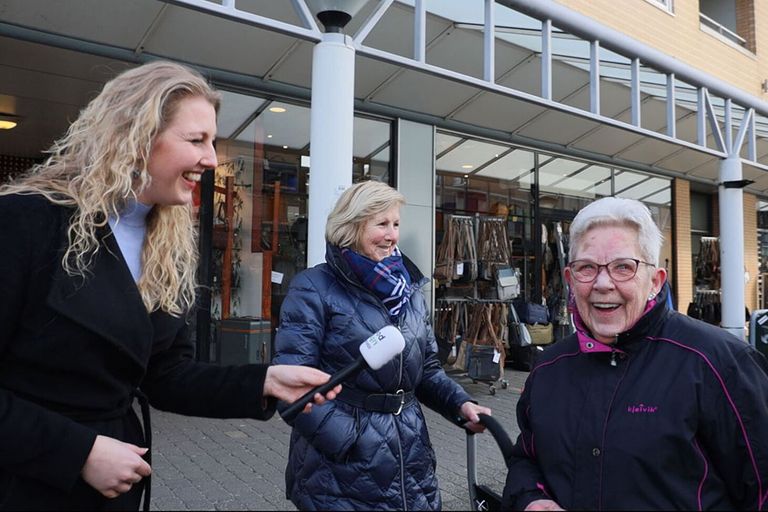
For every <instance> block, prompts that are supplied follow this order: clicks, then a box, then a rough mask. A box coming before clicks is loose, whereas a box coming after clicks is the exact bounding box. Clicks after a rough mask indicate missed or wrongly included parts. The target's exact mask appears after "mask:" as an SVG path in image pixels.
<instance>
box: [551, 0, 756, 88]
mask: <svg viewBox="0 0 768 512" xmlns="http://www.w3.org/2000/svg"><path fill="white" fill-rule="evenodd" d="M738 1H739V8H738V9H737V11H744V13H742V15H741V17H740V19H741V23H745V24H748V23H750V22H749V19H748V17H749V16H750V15H751V17H752V23H751V25H752V26H753V27H754V34H747V35H751V38H750V37H746V39H747V40H748V41H751V43H750V44H751V45H752V46H753V49H754V51H755V53H749V51H747V50H744V49H740V48H736V47H734V44H729V43H727V42H724V41H723V40H722V39H721V38H719V37H716V36H713V35H711V34H710V33H708V32H705V31H703V30H702V29H701V28H700V22H699V1H698V0H675V2H674V13H669V12H667V11H666V10H664V9H663V8H660V7H657V5H658V4H655V3H654V2H653V1H651V0H647V1H643V0H589V1H587V0H557V2H558V3H560V4H562V5H565V6H566V7H568V8H571V9H573V10H575V11H578V12H580V13H582V14H584V15H586V16H589V17H590V18H593V19H595V20H596V21H598V22H600V23H602V24H604V25H607V26H609V27H611V28H613V29H615V30H617V31H619V32H621V33H623V34H626V35H628V36H629V37H631V38H633V39H636V40H638V41H641V42H643V43H645V44H647V45H649V46H652V47H654V48H656V49H658V50H660V51H662V52H664V53H666V54H668V55H670V56H672V57H675V58H676V59H678V60H680V61H682V62H685V63H686V64H688V65H690V66H693V67H695V68H698V69H700V70H701V71H704V72H705V73H709V74H711V75H713V76H715V77H717V78H719V79H721V80H724V81H726V82H730V83H731V84H733V85H734V86H736V87H739V88H740V89H743V90H744V91H746V92H749V93H750V94H753V95H755V96H757V97H759V98H761V99H763V100H768V94H766V93H763V92H762V91H761V90H760V84H761V83H762V81H763V80H765V79H766V78H768V1H765V0H761V1H758V2H755V1H754V0H738ZM750 4H751V5H750Z"/></svg>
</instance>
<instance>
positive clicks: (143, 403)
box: [133, 388, 152, 512]
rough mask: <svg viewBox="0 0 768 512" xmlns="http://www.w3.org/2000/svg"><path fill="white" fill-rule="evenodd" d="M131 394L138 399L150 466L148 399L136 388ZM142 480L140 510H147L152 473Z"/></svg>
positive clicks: (150, 426) (150, 441) (150, 439)
mask: <svg viewBox="0 0 768 512" xmlns="http://www.w3.org/2000/svg"><path fill="white" fill-rule="evenodd" d="M133 396H135V397H136V399H137V400H138V401H139V408H140V409H141V423H142V425H141V426H142V428H143V430H144V444H145V445H146V447H147V453H145V454H144V460H146V461H147V464H149V465H150V466H152V425H151V423H150V418H149V399H148V398H147V395H145V394H144V392H143V391H141V390H140V389H138V388H136V389H134V390H133ZM142 481H143V482H144V506H143V507H142V510H144V512H149V499H150V495H151V494H152V475H149V476H145V477H144V478H143V479H142Z"/></svg>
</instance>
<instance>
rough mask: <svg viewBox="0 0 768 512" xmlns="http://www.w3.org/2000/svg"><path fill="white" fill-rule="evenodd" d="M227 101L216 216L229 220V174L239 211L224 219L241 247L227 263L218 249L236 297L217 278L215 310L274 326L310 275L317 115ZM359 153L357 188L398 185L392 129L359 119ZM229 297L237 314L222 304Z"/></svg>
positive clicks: (221, 120) (258, 101) (221, 123)
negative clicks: (303, 275) (295, 283)
mask: <svg viewBox="0 0 768 512" xmlns="http://www.w3.org/2000/svg"><path fill="white" fill-rule="evenodd" d="M222 96H223V97H222V105H221V109H220V112H219V116H218V135H219V137H218V140H217V156H218V159H219V162H221V165H220V167H221V169H218V170H217V177H218V178H219V183H217V187H216V188H215V189H214V192H213V195H214V198H213V201H214V203H215V204H216V203H221V204H222V205H223V206H222V207H220V208H216V209H215V211H214V215H217V214H218V213H219V210H220V211H221V212H222V215H225V213H224V212H225V211H226V207H225V206H226V203H225V199H224V196H223V195H222V193H221V192H223V191H224V188H223V184H224V182H223V181H222V179H221V178H222V177H223V176H224V175H229V176H232V177H233V178H234V179H233V182H232V185H233V188H234V191H233V192H232V193H231V194H230V197H231V199H232V200H233V201H234V202H233V204H235V205H236V206H237V207H236V212H235V213H236V214H235V215H233V216H232V218H231V219H223V220H222V219H219V220H218V223H219V224H224V223H225V222H226V223H228V224H229V225H231V226H232V230H233V233H234V238H235V240H234V243H233V244H231V250H230V254H228V255H227V257H226V258H225V257H224V256H223V253H222V252H221V250H220V249H217V250H215V251H214V260H215V261H213V262H212V263H213V267H214V269H215V272H216V275H221V272H222V265H224V264H225V261H226V262H227V263H226V264H228V265H231V266H232V272H231V275H232V279H231V280H230V281H229V286H230V290H229V293H228V294H227V293H224V290H222V283H220V282H219V279H217V283H216V285H215V286H214V288H215V290H216V292H217V293H216V294H215V295H214V297H213V300H212V304H213V307H212V308H211V311H212V312H213V316H214V319H215V320H216V319H219V318H220V317H223V316H224V315H222V313H224V312H225V311H227V312H228V314H229V316H239V317H257V318H261V319H265V320H270V321H271V322H272V326H273V327H274V326H275V325H276V321H277V318H278V316H279V311H280V306H281V304H282V300H283V298H284V297H285V295H286V294H287V291H288V286H289V284H290V282H291V280H292V279H293V277H294V276H295V275H296V274H297V273H298V272H300V271H301V270H303V269H304V268H306V258H307V211H308V208H307V206H308V183H309V177H310V163H311V162H310V147H309V142H310V141H309V138H310V110H309V106H307V105H300V104H295V103H288V102H283V101H277V100H272V99H265V98H259V97H255V96H248V95H245V94H241V93H235V92H231V91H223V93H222ZM352 153H353V161H352V181H353V182H357V181H362V180H369V179H373V180H379V181H384V182H387V183H391V176H392V172H391V169H390V161H391V156H390V153H391V122H390V121H388V120H382V119H372V118H369V117H363V116H355V119H354V124H353V148H352ZM233 169H234V170H235V171H236V172H235V171H233ZM201 200H204V199H201ZM214 222H217V221H216V220H214ZM219 231H221V230H219ZM214 234H216V233H214ZM226 296H229V300H228V303H229V305H230V307H229V308H224V307H223V305H222V302H221V301H222V297H226ZM225 300H226V299H225Z"/></svg>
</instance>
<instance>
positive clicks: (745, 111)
mask: <svg viewBox="0 0 768 512" xmlns="http://www.w3.org/2000/svg"><path fill="white" fill-rule="evenodd" d="M521 3H524V2H513V1H510V0H503V1H502V0H499V1H496V2H494V1H491V0H456V1H450V2H449V1H444V0H443V1H440V2H429V1H426V0H415V1H410V2H409V1H393V0H370V1H368V2H366V4H365V6H364V7H363V9H362V11H361V12H360V13H359V14H358V15H357V16H356V17H355V18H353V20H352V21H351V22H350V24H349V25H348V26H347V28H346V31H347V33H348V34H349V35H351V36H353V37H354V38H355V44H356V48H357V57H356V76H355V97H356V107H357V108H358V109H359V110H361V111H367V112H369V113H374V114H375V113H379V114H386V115H399V116H401V117H404V118H407V119H413V120H416V121H425V122H432V123H434V124H436V125H438V126H439V127H443V128H447V129H452V130H459V129H460V130H462V131H465V132H467V133H469V134H472V135H477V136H481V137H484V138H495V139H498V140H501V141H505V142H509V143H514V144H520V145H525V146H530V147H537V148H540V149H545V150H548V151H560V152H563V153H565V154H569V155H573V156H577V157H580V158H587V159H592V160H595V161H597V162H599V163H600V164H603V165H616V166H629V167H633V168H636V169H640V170H645V171H654V172H658V173H661V174H664V175H667V176H680V177H684V178H687V179H690V180H693V181H700V182H704V183H709V184H712V185H716V184H717V182H718V166H719V162H720V161H721V160H722V159H723V158H725V157H726V156H727V154H728V146H727V145H726V143H727V142H729V141H730V142H731V146H733V147H735V148H736V149H738V150H739V151H740V153H739V154H740V155H741V157H742V164H743V174H744V178H745V179H749V180H753V181H754V183H753V184H752V185H750V186H749V187H748V188H747V189H746V190H747V191H750V192H753V193H755V194H758V195H768V172H766V171H768V105H767V104H765V103H762V102H760V101H759V100H757V99H753V100H752V101H750V102H748V103H747V102H745V101H742V100H744V99H745V96H746V95H745V94H744V93H743V92H741V91H738V92H737V93H735V94H734V95H733V96H734V97H733V98H730V97H727V96H726V95H724V94H722V93H723V92H726V93H727V92H729V90H728V89H727V87H726V88H725V90H724V89H723V88H722V87H714V88H712V87H710V88H709V89H713V90H717V91H718V93H720V95H719V96H718V95H715V94H712V93H710V92H709V90H708V88H707V84H705V83H696V82H694V81H693V80H689V82H684V81H682V80H680V79H679V77H676V76H675V75H674V74H672V73H670V70H669V69H653V68H651V67H649V66H647V65H646V64H645V63H643V62H640V61H639V59H637V58H635V57H636V56H635V55H622V54H620V53H618V52H616V48H610V49H608V48H603V47H601V46H600V45H599V44H597V43H595V42H593V41H589V40H588V39H585V34H574V33H569V32H566V31H563V30H560V29H558V28H557V27H553V26H552V24H551V22H548V21H547V20H543V22H542V20H540V19H537V18H534V17H531V16H528V15H526V14H522V13H520V12H518V11H516V10H515V9H513V8H512V7H514V5H515V4H521ZM529 3H530V2H529ZM488 6H490V7H491V10H490V11H489V12H490V13H491V14H492V15H491V16H486V8H487V7H488ZM532 14H536V13H532ZM486 27H493V30H489V29H488V28H486ZM321 36H322V34H321V32H320V29H319V28H318V23H317V21H316V20H315V19H314V18H313V17H312V16H311V14H309V11H308V10H307V8H306V5H305V4H304V2H303V1H302V0H294V1H292V2H288V1H282V2H275V1H273V0H237V1H236V2H235V1H233V0H218V1H209V0H172V1H169V2H163V1H158V0H133V1H132V2H124V1H122V0H68V1H67V2H59V1H55V0H5V1H4V2H3V3H2V4H0V76H3V77H4V80H2V81H0V112H2V113H11V114H16V115H18V116H21V117H22V120H23V122H22V124H20V125H19V127H18V128H16V129H14V130H11V131H7V132H5V133H0V154H8V155H17V156H38V155H39V153H40V152H41V151H42V150H44V149H46V148H47V147H48V146H49V145H50V143H51V142H52V141H53V140H54V139H55V138H57V137H59V136H60V135H62V134H63V132H64V130H65V129H66V127H67V125H68V123H69V122H70V121H72V120H73V119H74V117H76V115H77V112H78V111H79V109H80V108H82V107H83V106H84V105H85V104H86V103H87V101H88V100H89V99H90V98H91V97H93V95H95V94H96V93H97V92H98V90H99V89H100V88H101V86H102V85H103V83H104V82H105V81H106V80H108V79H109V78H111V76H113V75H114V74H115V73H117V72H119V71H121V70H122V69H125V68H126V67H127V66H130V65H134V64H135V63H139V62H143V61H146V60H151V59H154V58H158V57H161V58H170V59H174V60H179V61H182V62H186V63H188V64H191V65H194V66H197V67H198V68H199V69H201V70H202V71H203V72H204V73H206V74H208V75H209V76H210V77H211V78H213V79H214V80H215V81H216V83H217V84H218V85H219V86H220V87H223V88H226V87H236V88H237V89H239V90H240V92H245V90H247V89H259V90H261V91H266V92H267V96H269V97H270V99H280V96H298V97H299V98H302V99H309V95H310V85H311V84H310V78H311V63H312V48H313V46H314V44H315V43H316V42H317V41H319V40H320V38H321ZM662 64H668V63H667V62H666V61H665V62H662ZM678 75H679V74H678ZM683 75H684V73H683ZM680 76H682V75H680ZM686 76H687V75H686ZM687 78H698V75H695V74H693V75H691V76H690V77H688V76H687ZM716 85H718V86H719V85H720V84H719V83H718V84H716ZM668 98H674V101H673V102H668V101H667V99H668ZM736 98H738V101H737V100H736ZM749 98H751V97H749ZM749 98H746V99H749ZM233 101H240V102H242V107H238V109H235V110H233V111H231V112H228V115H229V116H232V115H234V116H235V117H234V118H227V119H221V120H220V124H221V125H222V126H220V130H221V131H222V133H221V134H220V135H221V136H222V137H226V136H228V135H229V134H228V133H226V132H227V131H228V130H230V129H231V130H234V129H235V128H237V126H238V123H237V121H238V118H237V114H239V115H240V116H241V118H242V119H241V120H245V119H247V118H248V117H249V116H253V115H254V114H257V113H258V112H259V109H262V110H263V105H262V103H263V102H261V101H251V102H248V101H246V100H243V99H242V98H240V99H233ZM739 102H740V103H739ZM743 119H746V122H742V120H743ZM224 121H226V123H225V122H224ZM224 125H225V126H226V128H225V126H224ZM742 126H743V127H744V129H743V130H740V129H741V128H742ZM230 133H231V132H230ZM286 133H287V135H286V136H288V134H289V135H290V136H291V137H293V138H296V136H297V134H296V133H295V132H291V131H290V130H287V131H286ZM740 133H741V136H742V137H743V139H740V138H739V134H740ZM303 135H304V139H303V140H302V141H299V140H291V141H290V144H291V146H292V147H293V146H294V145H297V146H298V147H306V146H307V144H308V143H309V134H308V133H306V134H303ZM740 140H743V141H744V143H743V145H741V146H739V147H737V146H734V143H737V142H739V141H740ZM275 143H277V144H284V143H285V144H287V143H288V142H283V141H275ZM493 158H495V157H494V155H490V156H489V160H488V161H486V162H479V163H478V166H484V167H488V168H491V169H492V170H493V176H497V177H499V178H504V177H509V178H513V177H514V176H515V175H516V174H515V173H517V172H519V169H518V168H517V167H515V166H511V167H510V168H509V171H508V173H509V176H507V175H506V174H505V171H504V168H503V166H502V165H501V164H502V163H503V160H502V161H500V162H493V161H492V159H493ZM510 158H512V157H510Z"/></svg>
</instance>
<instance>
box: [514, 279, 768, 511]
mask: <svg viewBox="0 0 768 512" xmlns="http://www.w3.org/2000/svg"><path fill="white" fill-rule="evenodd" d="M665 302H666V294H665V293H663V294H660V295H659V296H658V299H657V303H656V304H655V306H654V307H653V309H651V310H650V311H648V312H647V313H646V314H645V315H644V316H643V317H642V318H640V320H638V322H637V323H636V324H635V325H634V326H633V327H631V328H630V329H629V330H628V331H625V332H623V333H621V334H619V335H618V336H617V340H616V343H614V344H612V345H610V346H609V345H605V344H603V343H600V342H598V341H596V340H594V339H593V338H591V337H590V336H589V335H588V333H587V331H586V328H585V327H584V326H583V325H582V322H581V320H580V317H579V315H578V312H575V313H574V321H575V324H576V333H575V334H572V335H570V336H568V337H566V338H564V339H563V340H561V341H558V342H557V343H555V344H554V345H552V346H551V347H548V348H547V349H546V350H545V351H544V353H543V354H542V355H541V356H539V357H537V359H536V366H535V367H534V368H533V370H531V373H530V374H529V376H528V379H527V381H526V383H525V386H524V388H523V394H522V396H521V397H520V400H519V402H518V404H517V419H518V425H519V427H520V436H519V437H518V440H517V444H516V445H515V448H514V456H513V457H512V458H511V460H510V462H511V466H510V471H509V474H508V477H507V485H506V487H505V491H504V504H503V506H502V508H503V509H504V510H523V509H524V508H525V507H526V506H527V505H528V504H529V503H530V502H532V501H533V500H536V499H546V498H549V499H553V500H555V501H556V502H557V503H558V504H559V505H560V506H561V507H563V508H565V509H566V510H765V508H766V499H767V498H766V496H767V495H766V482H768V361H766V359H765V358H764V357H763V356H762V354H760V353H759V352H757V351H756V350H755V349H754V348H752V347H751V346H749V345H748V344H746V343H744V341H742V340H740V339H738V338H736V337H735V336H733V335H731V334H729V333H728V332H727V331H725V330H724V329H720V328H718V327H714V326H712V325H709V324H706V323H704V322H701V321H699V320H694V319H691V318H688V317H687V316H685V315H682V314H680V313H677V312H676V311H671V310H669V309H668V307H667V305H666V303H665Z"/></svg>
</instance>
